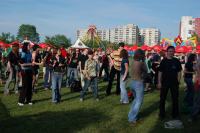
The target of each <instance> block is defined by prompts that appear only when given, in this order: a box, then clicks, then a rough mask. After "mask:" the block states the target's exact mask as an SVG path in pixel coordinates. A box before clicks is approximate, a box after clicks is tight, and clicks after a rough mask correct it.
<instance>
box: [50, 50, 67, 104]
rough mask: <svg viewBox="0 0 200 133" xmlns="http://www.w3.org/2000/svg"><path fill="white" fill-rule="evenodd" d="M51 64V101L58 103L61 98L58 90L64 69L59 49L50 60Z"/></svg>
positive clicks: (59, 89) (63, 61) (63, 60)
mask: <svg viewBox="0 0 200 133" xmlns="http://www.w3.org/2000/svg"><path fill="white" fill-rule="evenodd" d="M50 62H51V64H52V65H53V72H52V102H53V103H59V102H60V99H61V95H60V91H61V85H62V77H63V74H64V71H65V64H64V63H65V59H64V58H63V57H62V56H61V52H60V50H57V54H56V55H55V56H53V57H52V59H51V60H50Z"/></svg>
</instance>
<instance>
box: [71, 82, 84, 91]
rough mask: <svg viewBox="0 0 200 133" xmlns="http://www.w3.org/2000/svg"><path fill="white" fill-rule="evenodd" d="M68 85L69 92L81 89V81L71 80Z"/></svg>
mask: <svg viewBox="0 0 200 133" xmlns="http://www.w3.org/2000/svg"><path fill="white" fill-rule="evenodd" d="M69 87H70V90H71V92H80V91H81V90H82V87H81V81H76V80H73V81H72V83H71V84H70V86H69Z"/></svg>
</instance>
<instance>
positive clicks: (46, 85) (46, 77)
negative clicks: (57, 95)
mask: <svg viewBox="0 0 200 133" xmlns="http://www.w3.org/2000/svg"><path fill="white" fill-rule="evenodd" d="M51 78H52V69H51V68H50V67H49V66H46V67H45V75H44V88H50V87H51Z"/></svg>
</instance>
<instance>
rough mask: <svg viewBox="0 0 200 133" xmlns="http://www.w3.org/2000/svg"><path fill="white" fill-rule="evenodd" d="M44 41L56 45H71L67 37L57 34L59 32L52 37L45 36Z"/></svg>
mask: <svg viewBox="0 0 200 133" xmlns="http://www.w3.org/2000/svg"><path fill="white" fill-rule="evenodd" d="M45 43H48V44H51V45H54V46H56V47H60V46H61V45H64V47H65V48H67V47H69V46H71V40H70V39H68V38H67V37H66V36H65V35H59V34H58V35H55V36H52V37H49V36H46V37H45Z"/></svg>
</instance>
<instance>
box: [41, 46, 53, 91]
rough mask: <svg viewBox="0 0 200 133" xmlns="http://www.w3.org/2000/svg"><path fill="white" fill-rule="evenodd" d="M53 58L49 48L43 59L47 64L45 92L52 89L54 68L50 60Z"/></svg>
mask: <svg viewBox="0 0 200 133" xmlns="http://www.w3.org/2000/svg"><path fill="white" fill-rule="evenodd" d="M51 58H52V52H51V48H50V47H48V48H47V51H46V52H45V57H44V59H43V61H44V64H45V74H44V88H45V90H48V89H50V87H51V77H52V75H51V74H52V66H51V64H50V60H51Z"/></svg>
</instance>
